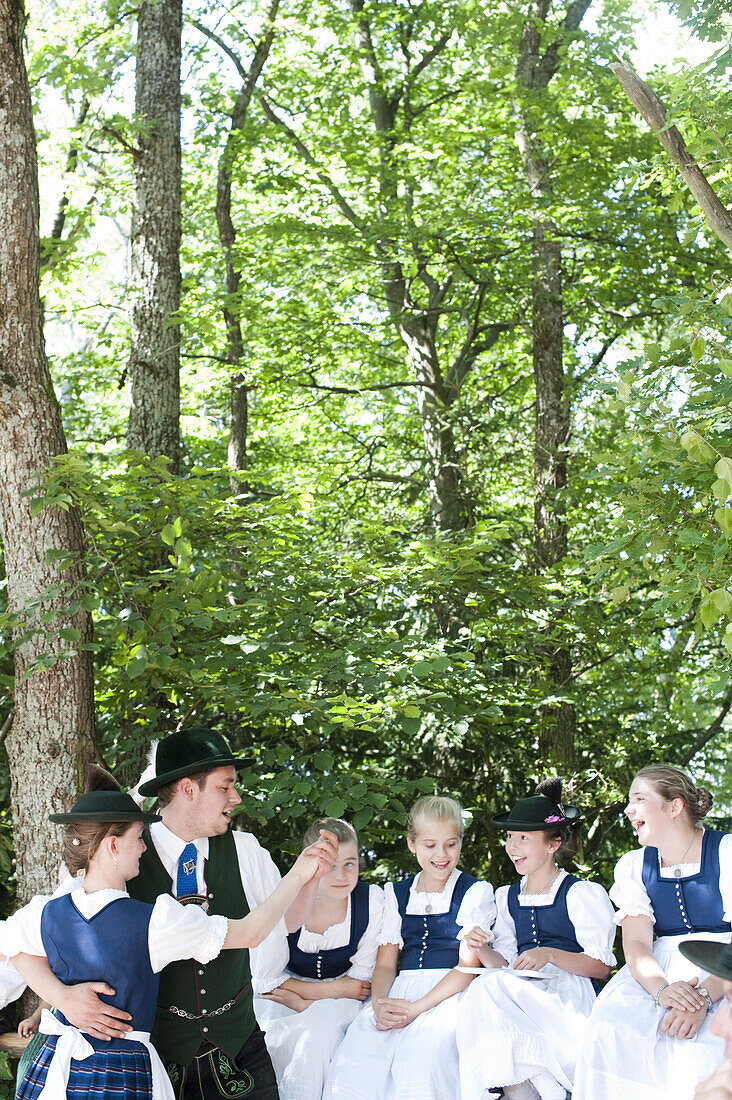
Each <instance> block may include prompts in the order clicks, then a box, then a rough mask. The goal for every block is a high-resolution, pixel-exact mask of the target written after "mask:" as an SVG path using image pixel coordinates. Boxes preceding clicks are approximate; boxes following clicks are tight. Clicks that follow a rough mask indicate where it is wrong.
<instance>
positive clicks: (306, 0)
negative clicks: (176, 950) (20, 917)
mask: <svg viewBox="0 0 732 1100" xmlns="http://www.w3.org/2000/svg"><path fill="white" fill-rule="evenodd" d="M669 12H672V13H673V14H675V15H676V16H677V17H678V19H680V20H681V22H682V23H683V25H684V27H685V28H686V32H687V34H688V36H689V42H690V44H693V48H694V53H693V57H694V59H695V60H694V62H693V63H692V61H691V60H687V61H685V62H683V63H674V64H672V58H671V57H669V58H668V59H664V64H663V65H653V66H652V65H650V63H648V64H646V69H645V70H644V71H645V72H646V77H645V78H646V80H647V81H648V82H649V83H650V84H651V85H652V87H653V89H654V91H655V92H656V93H657V94H658V96H659V97H660V98H661V100H662V101H663V102H664V103H665V106H666V110H667V111H668V120H669V122H668V125H667V126H665V127H664V126H663V124H661V125H660V126H657V127H656V128H657V129H661V130H662V131H663V132H662V133H661V135H660V137H661V138H662V139H664V140H668V138H669V135H673V134H676V130H673V129H670V128H669V127H670V125H671V123H674V124H675V125H676V127H678V130H679V131H680V132H681V134H683V137H684V138H685V140H686V146H687V148H686V151H685V152H684V153H683V156H682V160H683V159H684V158H686V160H685V161H684V173H685V175H680V174H679V173H678V171H677V168H676V166H675V165H674V164H673V162H672V159H671V158H670V157H669V155H668V154H667V152H666V151H665V149H663V148H662V146H661V144H660V143H659V137H658V136H656V135H655V134H654V133H652V132H651V130H649V128H648V126H647V125H646V123H645V122H644V121H643V119H642V118H641V117H640V116H639V114H638V111H637V109H636V107H635V106H634V105H633V104H632V103H631V102H630V101H629V99H628V98H627V96H626V95H625V93H624V91H623V88H622V87H621V85H620V84H619V83H618V80H617V79H616V76H615V75H614V72H613V71H612V70H611V69H610V68H609V66H610V65H612V64H614V63H617V62H618V60H619V59H622V58H624V57H627V56H629V55H630V56H633V57H634V58H635V59H636V63H637V64H638V65H639V66H640V67H642V66H643V58H642V57H640V58H639V57H637V55H636V54H634V52H633V51H634V50H635V47H636V45H637V39H638V35H639V33H640V31H639V28H640V26H641V24H642V22H643V21H644V20H646V19H648V20H650V21H651V23H650V25H653V24H652V19H653V16H654V13H658V14H659V15H660V14H663V13H666V14H668V13H669ZM731 15H732V4H731V3H730V2H729V0H715V2H713V3H710V2H702V0H668V2H666V0H658V2H657V3H655V4H634V3H632V2H630V0H595V2H590V0H561V2H560V0H513V2H507V0H496V2H495V3H490V4H483V3H480V2H477V0H440V2H437V0H269V2H268V4H263V3H261V2H259V0H234V2H233V3H231V4H229V3H224V2H221V0H189V2H188V3H187V4H186V5H185V7H181V2H180V0H145V2H144V3H143V4H142V6H141V7H136V6H134V5H130V4H129V3H127V2H126V0H69V2H68V3H66V4H64V5H60V4H57V3H52V2H48V0H33V2H32V3H31V5H30V9H29V12H28V15H27V23H26V16H25V14H24V12H23V7H22V4H21V3H19V0H0V433H1V438H0V518H1V520H2V542H3V570H4V572H3V577H4V580H3V586H2V592H1V596H2V612H1V614H0V682H1V683H2V688H3V691H4V697H3V699H2V701H0V721H1V723H2V728H1V730H0V741H2V748H1V749H0V915H2V914H3V913H4V912H7V911H9V909H10V908H12V906H13V904H14V903H15V900H16V897H17V899H18V900H20V899H25V898H27V897H28V896H29V895H30V894H31V893H33V892H36V891H38V890H43V889H47V888H48V886H49V884H51V883H52V882H53V881H54V876H55V873H56V869H57V864H58V846H57V844H56V842H55V841H56V838H55V836H54V835H53V832H52V827H51V826H49V825H47V824H46V817H47V814H48V813H49V812H52V811H58V810H60V809H61V808H62V807H68V805H69V804H70V803H71V802H72V801H73V800H74V798H75V797H76V795H77V793H78V791H79V789H80V786H81V784H82V782H83V772H84V766H85V764H86V762H87V761H89V760H91V759H97V760H100V761H102V762H103V763H104V764H105V765H106V766H107V767H109V768H110V769H111V770H112V771H114V772H115V774H117V775H118V777H119V778H120V779H121V780H122V781H123V782H124V783H126V784H132V783H134V782H135V781H136V779H137V778H138V776H139V774H140V771H141V769H142V767H143V765H144V762H145V754H146V751H147V748H148V746H149V742H150V740H151V738H153V737H154V736H160V735H164V734H165V733H166V732H170V731H172V730H174V729H177V728H180V727H181V726H195V725H201V724H206V725H215V726H217V727H218V728H221V729H223V730H224V731H225V732H226V733H227V735H228V736H229V737H230V739H231V742H232V745H233V746H234V748H235V749H236V750H237V751H239V752H241V753H243V754H244V755H245V756H246V757H247V761H248V766H247V768H246V769H245V770H243V771H242V772H240V778H241V781H242V788H241V789H242V794H243V802H242V807H241V815H240V818H239V824H242V825H243V826H244V827H246V828H250V829H252V830H253V831H254V832H255V833H256V834H257V836H258V837H259V838H260V839H261V840H262V842H263V843H264V844H265V845H266V846H267V847H268V848H269V849H270V850H271V851H272V852H273V854H274V855H275V858H276V859H278V860H279V861H280V862H281V863H282V864H283V865H284V864H286V863H287V862H288V860H289V858H290V855H291V853H292V852H294V851H295V850H296V849H297V847H298V838H299V835H300V834H301V832H302V830H303V828H304V827H305V826H306V825H307V824H308V822H309V821H310V820H311V819H312V818H313V817H314V816H315V815H319V814H329V815H334V816H341V815H345V816H347V817H349V818H350V819H351V820H352V821H353V823H354V824H355V826H356V827H357V829H358V830H359V832H360V834H361V838H362V841H363V846H364V851H365V860H366V874H367V875H368V876H369V877H371V878H374V879H376V880H381V879H383V878H385V877H387V876H388V875H390V874H392V873H393V872H394V871H397V870H399V869H401V868H404V867H406V866H407V865H408V864H407V860H406V852H405V851H404V850H403V849H404V845H403V840H402V837H403V832H404V823H405V811H406V808H407V807H408V805H409V803H410V801H412V800H413V799H414V798H415V797H416V796H418V795H419V794H420V793H422V792H425V791H437V792H444V793H450V794H454V795H455V796H457V797H458V798H459V799H460V800H461V801H462V802H463V804H464V805H465V807H466V808H467V810H468V811H469V813H470V815H471V821H470V825H469V828H468V831H467V840H466V846H465V850H464V860H463V863H464V866H465V867H466V869H468V870H470V871H473V872H477V873H480V874H483V875H486V876H490V877H491V878H493V880H494V881H496V882H500V881H505V880H506V879H507V877H508V876H509V869H508V867H507V865H506V861H505V858H504V856H503V853H502V851H501V848H500V843H499V840H500V838H499V837H498V836H497V835H496V833H495V831H494V830H493V828H492V826H491V817H492V815H493V814H494V813H496V812H498V811H500V810H502V809H504V808H506V807H507V806H509V805H510V804H511V803H512V802H513V801H514V800H515V799H517V798H519V797H523V796H525V795H526V794H529V793H531V791H532V790H533V786H534V784H535V783H536V781H538V780H539V779H540V778H542V777H544V776H545V775H547V774H556V773H559V774H561V775H563V776H564V777H565V778H566V779H567V780H568V781H571V785H572V789H573V791H574V799H575V801H576V802H577V803H578V804H579V805H580V806H581V807H582V809H583V812H584V816H585V827H584V834H583V841H582V846H581V849H580V852H579V854H578V864H579V866H580V867H581V868H583V869H585V870H587V871H591V873H592V874H594V875H595V876H596V877H599V878H600V879H601V880H603V881H606V882H607V880H608V878H609V876H610V874H611V869H612V865H613V863H614V861H615V860H616V859H617V857H618V855H619V854H620V853H621V852H622V851H624V850H626V849H627V848H628V847H630V846H631V844H632V838H631V836H630V834H629V831H628V830H627V828H625V827H624V826H623V824H622V815H621V810H622V807H623V805H624V798H625V793H626V791H627V787H628V783H629V781H630V778H631V777H632V775H633V773H634V772H635V771H636V770H637V769H638V768H639V767H640V766H642V765H643V764H646V763H650V762H652V761H657V760H665V761H668V762H672V763H676V764H679V765H681V766H683V767H688V768H689V769H690V770H691V771H692V772H693V774H694V775H695V777H696V778H697V780H699V781H700V782H703V783H704V785H706V786H708V787H709V788H710V789H711V790H712V791H713V792H714V794H715V809H714V810H713V812H712V818H713V823H716V824H717V825H718V826H721V827H729V826H730V806H731V805H732V772H731V771H730V768H729V765H728V753H729V747H730V733H729V728H730V727H729V722H728V715H729V712H730V708H731V707H732V681H731V680H730V653H731V652H732V592H731V590H730V588H729V582H730V546H729V539H730V535H731V534H732V435H731V434H730V413H731V410H732V404H731V403H732V352H731V351H730V349H729V331H730V325H732V289H731V288H730V276H731V275H732V260H731V258H730V248H732V221H731V220H730V218H729V215H727V213H726V207H725V204H727V203H728V202H729V200H730V197H731V194H732V172H731V170H730V149H731V148H732V133H731V132H730V123H729V119H730V98H731V95H730V84H729V79H728V77H729V71H730V67H731V66H732V49H730V42H729V37H730V27H731V26H732V19H731ZM646 40H647V39H646ZM690 49H691V46H690ZM648 70H650V71H648ZM26 73H27V76H26ZM33 126H35V136H34V132H33ZM36 156H37V163H36ZM691 158H695V161H694V162H693V163H692V159H691ZM694 172H696V173H697V176H695V177H694V179H695V180H696V185H699V179H698V177H701V179H702V180H703V181H704V184H705V185H706V187H707V188H708V191H707V192H704V189H703V185H699V186H701V187H702V190H701V192H699V191H698V190H697V192H696V199H699V201H700V203H701V205H697V201H696V199H695V197H694V194H693V193H692V191H691V190H689V188H688V187H687V181H688V179H689V178H690V174H691V176H693V174H694ZM39 174H40V180H41V188H40V201H39V195H38V178H39ZM694 179H692V187H693V186H694ZM700 194H701V198H699V195H700ZM710 196H711V197H710ZM715 202H716V204H717V205H716V206H715V205H714V204H715ZM39 214H40V226H41V234H42V235H41V236H39V231H38V218H39ZM725 219H726V220H725Z"/></svg>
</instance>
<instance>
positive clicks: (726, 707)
mask: <svg viewBox="0 0 732 1100" xmlns="http://www.w3.org/2000/svg"><path fill="white" fill-rule="evenodd" d="M730 708H732V684H730V686H729V687H728V688H727V694H726V695H725V697H724V700H723V701H722V706H721V707H720V710H719V713H718V715H717V717H716V718H715V719H714V721H713V722H712V723H711V725H709V726H707V728H706V729H705V730H702V731H701V732H700V733H699V735H698V737H697V738H696V740H695V741H693V742H692V744H691V746H690V747H689V749H688V750H687V752H686V753H685V755H684V756H683V758H682V759H681V760H680V761H679V766H680V767H682V768H685V767H686V766H687V764H689V763H690V762H691V761H692V760H693V759H694V757H695V756H696V754H697V753H698V752H700V751H701V750H702V749H703V748H704V746H705V745H707V744H708V743H709V742H710V741H711V740H712V739H713V738H714V737H716V736H717V734H718V733H719V732H720V731H721V729H722V723H723V722H724V720H725V718H726V717H727V715H728V714H729V712H730ZM686 732H687V733H693V732H695V731H694V730H687V731H686Z"/></svg>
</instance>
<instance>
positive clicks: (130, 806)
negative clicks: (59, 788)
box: [48, 791, 160, 825]
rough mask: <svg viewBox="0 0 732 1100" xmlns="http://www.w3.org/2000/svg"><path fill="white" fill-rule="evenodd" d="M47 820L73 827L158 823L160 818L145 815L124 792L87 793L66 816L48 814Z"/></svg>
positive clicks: (155, 815) (154, 815)
mask: <svg viewBox="0 0 732 1100" xmlns="http://www.w3.org/2000/svg"><path fill="white" fill-rule="evenodd" d="M48 820H49V821H55V822H56V824H57V825H73V824H80V823H82V822H84V821H108V822H114V821H160V818H159V816H158V815H157V814H147V813H145V812H144V811H143V810H141V809H140V808H139V806H138V805H137V803H136V802H135V801H134V800H133V799H132V798H131V797H130V795H128V794H126V793H125V792H124V791H87V793H86V794H83V795H82V796H81V798H79V799H77V801H76V802H75V803H74V805H73V806H72V807H71V809H70V811H69V812H68V813H67V814H50V815H49V819H48Z"/></svg>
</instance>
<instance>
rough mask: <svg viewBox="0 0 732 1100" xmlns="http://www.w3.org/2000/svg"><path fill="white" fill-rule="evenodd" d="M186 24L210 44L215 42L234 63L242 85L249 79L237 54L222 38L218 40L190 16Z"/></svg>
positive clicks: (217, 37)
mask: <svg viewBox="0 0 732 1100" xmlns="http://www.w3.org/2000/svg"><path fill="white" fill-rule="evenodd" d="M186 22H188V23H190V24H191V26H192V27H195V28H196V30H197V31H200V32H201V34H203V35H205V36H206V38H210V40H211V41H212V42H215V43H216V45H217V46H218V47H219V49H220V50H223V52H224V53H225V54H226V56H227V57H228V58H230V59H231V60H232V61H233V62H234V65H235V66H236V71H237V72H238V74H239V76H240V77H241V79H242V83H244V84H246V82H247V80H248V79H249V73H248V72H247V70H246V69H245V68H244V65H243V64H242V60H241V58H240V57H239V55H238V53H235V51H234V50H232V48H231V46H229V45H227V44H226V42H224V40H223V38H220V37H219V36H218V35H217V34H216V33H215V32H214V31H210V30H209V29H208V27H205V26H204V25H203V23H199V22H198V20H197V19H192V18H191V16H187V18H186Z"/></svg>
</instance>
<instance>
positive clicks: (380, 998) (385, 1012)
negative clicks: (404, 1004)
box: [371, 943, 404, 1031]
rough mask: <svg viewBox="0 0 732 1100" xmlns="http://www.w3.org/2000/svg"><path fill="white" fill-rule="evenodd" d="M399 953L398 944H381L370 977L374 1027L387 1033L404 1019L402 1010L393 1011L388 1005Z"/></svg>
mask: <svg viewBox="0 0 732 1100" xmlns="http://www.w3.org/2000/svg"><path fill="white" fill-rule="evenodd" d="M399 951H400V948H399V944H396V943H384V944H382V945H381V947H380V948H379V951H378V954H377V956H376V965H375V966H374V972H373V974H372V975H371V1006H372V1008H373V1010H374V1015H375V1017H376V1027H377V1028H378V1030H379V1031H388V1030H389V1029H390V1028H392V1027H395V1026H398V1025H399V1023H400V1021H401V1020H402V1019H403V1017H404V1012H403V1011H402V1010H400V1009H394V1008H392V1007H391V1006H390V1005H389V1004H388V997H389V990H390V989H391V987H392V986H393V984H394V979H395V978H396V972H397V963H398V962H399Z"/></svg>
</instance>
